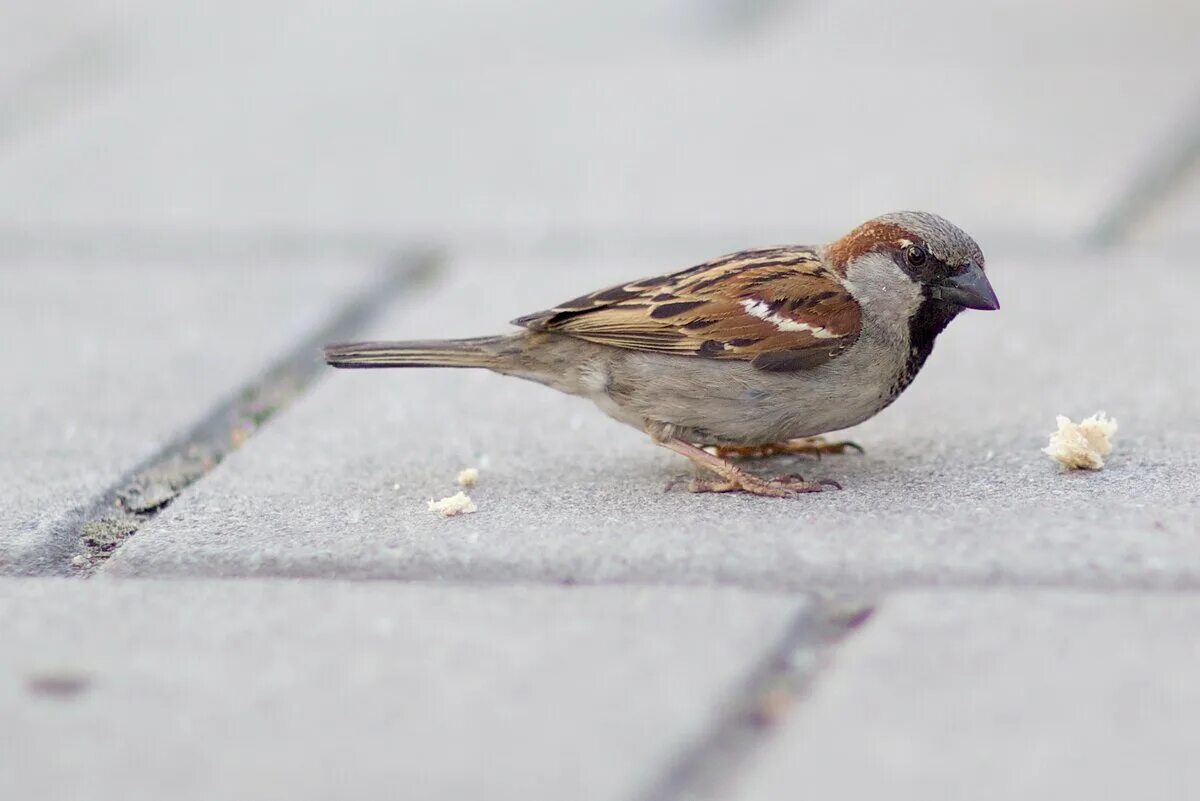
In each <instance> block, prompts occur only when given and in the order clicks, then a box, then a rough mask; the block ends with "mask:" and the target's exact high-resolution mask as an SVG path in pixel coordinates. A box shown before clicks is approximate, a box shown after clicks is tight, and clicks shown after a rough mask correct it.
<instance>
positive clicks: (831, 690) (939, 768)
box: [732, 592, 1200, 801]
mask: <svg viewBox="0 0 1200 801" xmlns="http://www.w3.org/2000/svg"><path fill="white" fill-rule="evenodd" d="M1198 624H1200V597H1198V596H1194V595H1187V596H1174V595H1151V596H1145V595H1131V594H1116V595H1107V596H1100V595H1090V594H1073V593H1062V592H1025V593H1022V594H1019V595H1017V594H1013V593H1009V592H994V593H979V592H965V593H963V592H951V593H945V592H943V593H920V594H913V595H901V596H899V597H894V598H892V599H891V600H889V601H888V602H887V603H886V604H884V606H883V608H882V609H881V610H880V611H879V612H877V613H876V617H875V618H874V619H872V620H871V621H870V622H869V623H868V624H867V625H866V626H865V627H864V628H863V629H862V630H860V632H859V633H858V635H857V637H856V638H855V639H853V640H852V641H850V642H848V643H846V644H845V645H844V646H843V647H842V648H841V649H840V650H839V651H838V653H837V654H836V656H835V657H834V661H833V664H832V666H831V670H830V671H829V672H828V673H827V674H825V675H824V677H823V678H822V679H821V680H820V681H819V682H818V684H817V686H816V688H815V689H814V691H813V693H812V695H811V696H810V697H809V698H808V699H807V700H806V701H805V703H804V704H803V706H802V707H800V708H798V709H796V710H794V714H793V716H792V717H791V719H789V720H788V722H787V723H786V724H785V725H784V727H783V728H782V730H781V731H780V732H778V736H777V737H775V738H774V740H773V741H772V742H771V743H769V744H768V745H767V746H766V747H765V748H764V749H763V752H762V753H761V754H760V756H759V757H758V758H756V759H753V760H752V761H751V764H749V765H747V766H745V775H744V777H743V779H742V781H741V782H740V785H741V786H740V791H739V792H736V793H733V794H732V796H733V797H736V798H738V799H743V800H744V801H751V799H764V800H765V799H778V798H788V797H793V796H794V794H795V792H796V790H797V788H801V787H802V788H804V793H805V795H807V796H810V797H814V798H856V799H857V798H894V799H897V801H907V799H914V801H915V800H916V799H920V800H921V801H942V800H943V799H944V800H945V801H950V800H951V799H961V798H972V799H980V801H991V799H997V800H999V799H1012V798H1023V799H1039V800H1040V799H1045V800H1046V801H1051V800H1052V799H1053V800H1054V801H1057V799H1063V798H1106V799H1114V801H1116V800H1118V799H1129V801H1133V800H1134V799H1144V798H1194V797H1196V796H1197V794H1200V766H1197V764H1196V760H1195V759H1194V758H1193V756H1192V754H1193V744H1194V743H1195V742H1196V741H1197V740H1198V739H1200V633H1198V632H1200V626H1198Z"/></svg>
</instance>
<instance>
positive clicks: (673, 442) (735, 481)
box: [655, 437, 841, 498]
mask: <svg viewBox="0 0 1200 801" xmlns="http://www.w3.org/2000/svg"><path fill="white" fill-rule="evenodd" d="M655 442H657V443H658V444H659V445H662V446H663V447H664V448H666V449H667V450H672V451H675V453H678V454H680V455H681V456H686V457H687V458H689V459H691V460H692V461H693V462H695V463H696V464H697V465H699V466H700V467H703V468H704V469H705V470H709V471H712V472H713V473H716V474H717V475H718V476H720V478H718V479H708V480H705V479H698V478H697V479H693V480H692V482H691V484H689V485H688V489H689V490H691V491H692V492H748V493H750V494H751V495H768V496H771V497H773V498H786V497H788V496H790V495H796V494H799V493H802V492H820V491H822V490H825V489H828V488H830V487H834V488H836V489H841V486H840V485H838V484H837V482H834V481H829V480H821V481H805V480H804V477H803V476H797V475H790V476H779V477H778V478H759V477H758V476H755V475H751V474H750V473H747V472H746V471H745V470H742V469H741V468H740V467H737V466H736V465H733V464H731V463H730V462H728V461H726V460H725V459H722V458H720V457H719V456H713V455H712V454H711V453H709V452H708V451H706V450H702V449H700V448H697V447H696V446H695V445H692V444H691V443H688V442H684V441H683V440H681V439H675V438H673V437H672V438H670V439H665V440H661V441H659V440H657V439H656V440H655Z"/></svg>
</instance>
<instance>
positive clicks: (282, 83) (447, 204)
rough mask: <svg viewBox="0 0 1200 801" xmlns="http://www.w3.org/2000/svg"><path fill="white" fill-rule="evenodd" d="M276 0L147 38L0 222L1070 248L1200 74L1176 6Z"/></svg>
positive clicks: (21, 177)
mask: <svg viewBox="0 0 1200 801" xmlns="http://www.w3.org/2000/svg"><path fill="white" fill-rule="evenodd" d="M291 5H292V6H295V7H294V8H292V7H289V8H288V9H287V11H286V13H285V12H284V11H281V9H280V7H279V4H278V3H277V2H254V3H242V4H239V5H238V10H237V13H236V18H237V19H238V25H236V26H227V27H229V28H231V29H235V30H231V32H230V33H231V35H232V36H233V37H234V39H235V44H229V43H228V42H227V40H226V38H225V37H224V36H216V35H213V36H211V37H209V34H210V33H212V28H213V26H214V23H213V21H212V19H210V18H209V17H219V16H220V15H219V14H217V13H215V12H214V13H213V14H211V15H210V14H205V15H204V19H198V22H197V28H196V29H197V30H199V31H200V32H201V33H200V34H195V35H194V36H193V37H191V38H189V37H188V36H187V35H186V31H188V30H191V28H190V27H189V26H183V25H175V26H174V29H176V31H177V34H178V35H176V36H172V37H156V38H160V39H163V40H164V41H167V42H170V43H172V44H171V48H167V47H166V46H160V49H164V50H165V49H174V50H176V51H179V52H180V53H181V54H183V55H179V57H178V58H177V59H176V61H175V62H174V63H171V64H167V63H162V64H160V62H158V61H155V62H154V64H155V67H154V69H153V70H147V74H145V75H143V76H141V79H140V80H138V81H136V82H133V83H132V84H131V85H130V88H129V89H128V90H127V91H123V92H121V93H119V96H115V97H113V98H112V99H111V100H110V101H107V102H104V103H101V104H97V105H96V106H95V107H93V108H90V109H89V110H88V111H87V112H86V113H81V114H77V115H73V116H72V118H71V119H69V120H64V121H63V122H62V124H60V125H57V126H55V127H54V129H53V130H51V131H47V132H46V133H45V134H44V135H42V136H39V137H38V138H37V139H36V140H30V141H25V142H22V143H21V146H20V147H14V148H12V149H10V150H9V151H8V152H7V153H6V154H5V155H4V157H3V158H2V159H0V186H3V187H5V191H4V192H3V193H0V223H3V224H4V225H7V226H9V227H11V228H16V229H34V230H60V229H62V228H68V229H72V230H74V229H78V228H84V229H104V228H106V227H112V226H116V227H125V228H142V227H150V228H159V227H169V228H175V229H185V230H194V229H203V230H208V229H212V228H217V229H221V230H230V229H240V230H247V229H254V228H264V227H267V228H273V229H282V230H312V229H317V230H324V231H330V230H332V231H341V230H354V231H362V230H367V231H379V230H382V231H388V232H396V233H409V234H421V235H435V236H454V237H458V238H461V237H464V236H479V237H485V238H486V237H489V236H491V237H501V238H515V239H522V238H535V239H536V238H538V237H542V236H545V235H546V234H548V233H553V232H563V231H565V232H567V233H571V232H584V233H586V234H589V235H600V236H621V235H631V234H639V233H645V232H658V231H679V230H683V231H694V230H697V229H699V230H712V229H721V230H731V231H735V232H740V231H756V232H758V231H761V232H763V233H764V235H766V234H768V233H769V235H770V237H771V238H781V239H788V238H792V237H793V236H795V232H796V231H797V230H798V228H799V227H805V230H810V229H811V227H812V226H818V227H819V228H820V230H821V231H822V233H828V234H832V233H833V232H834V231H835V230H836V229H837V228H838V227H839V226H841V225H842V224H843V223H844V221H845V219H847V218H848V217H850V218H854V217H866V216H871V215H873V214H876V213H879V212H882V211H886V210H891V209H893V208H905V207H929V208H934V209H939V210H942V211H944V212H945V213H947V214H949V215H951V216H954V217H956V218H959V219H962V220H963V222H964V223H969V224H971V225H972V226H974V228H975V229H976V230H980V229H982V228H990V229H991V230H993V231H1000V232H1008V233H1012V232H1020V233H1025V234H1029V235H1033V236H1042V237H1048V238H1058V239H1061V238H1070V237H1072V236H1075V235H1077V234H1080V233H1082V232H1085V231H1087V230H1088V229H1089V226H1090V225H1091V224H1092V223H1093V221H1094V220H1095V218H1096V217H1097V216H1098V215H1099V214H1100V213H1101V212H1102V211H1103V210H1104V209H1107V208H1108V207H1109V206H1110V205H1111V204H1112V202H1113V201H1114V198H1115V197H1117V196H1119V195H1120V193H1121V192H1122V191H1123V189H1124V187H1125V186H1126V185H1127V182H1128V180H1129V179H1130V177H1131V175H1132V174H1133V173H1135V172H1136V170H1137V169H1138V168H1139V167H1140V165H1141V164H1142V162H1143V159H1142V156H1143V155H1144V154H1145V152H1146V150H1147V148H1149V147H1152V146H1153V143H1155V142H1158V141H1160V140H1161V138H1162V136H1163V135H1164V133H1165V132H1167V131H1168V130H1169V129H1170V127H1171V125H1173V124H1174V121H1175V120H1174V117H1175V111H1176V109H1177V108H1178V107H1179V106H1180V105H1181V104H1182V103H1183V102H1185V100H1187V99H1189V98H1190V95H1191V93H1192V92H1193V91H1194V87H1195V85H1196V83H1197V80H1198V79H1200V67H1198V66H1197V64H1196V61H1195V59H1194V58H1192V57H1191V43H1192V42H1194V40H1195V38H1196V36H1197V34H1198V33H1200V20H1197V18H1196V14H1195V12H1194V9H1193V8H1192V6H1193V5H1194V4H1188V3H1158V4H1149V8H1150V10H1149V11H1147V10H1145V9H1146V7H1147V6H1146V4H1143V3H1135V2H1133V1H1132V0H1120V1H1117V0H1113V1H1111V2H1106V3H1104V4H1103V6H1102V7H1101V8H1100V9H1099V10H1097V9H1095V7H1094V4H1083V3H1081V2H1072V3H1069V4H1063V7H1062V8H1061V9H1060V8H1059V7H1058V5H1057V4H1055V5H1054V6H1053V7H1051V8H1049V9H1047V8H1045V4H1037V5H1036V6H1035V5H1034V4H1031V3H1022V4H1021V6H1020V7H1019V8H1018V9H1017V10H1016V11H1013V10H1010V9H1009V8H1008V6H1009V5H1011V4H1008V3H1005V2H1001V1H1000V0H995V2H991V1H989V2H987V3H983V4H978V3H977V4H969V5H965V4H961V3H952V2H949V0H938V2H924V3H921V4H918V5H917V6H915V7H913V8H911V9H910V5H911V4H906V6H905V7H904V9H903V11H899V10H898V11H896V12H895V13H893V14H889V13H886V12H884V13H881V12H880V11H879V9H878V8H877V7H876V5H875V4H873V3H866V2H854V3H834V2H813V3H794V4H789V3H768V4H759V5H760V6H761V8H762V9H763V10H762V11H761V14H760V17H761V19H759V20H758V22H757V23H756V24H753V25H750V26H746V25H744V24H741V23H739V22H738V19H739V15H738V14H736V13H733V12H729V13H723V12H721V11H720V9H722V8H725V9H736V8H738V7H739V4H722V3H704V4H699V5H696V6H693V5H690V4H684V3H681V2H668V1H667V0H663V2H657V3H652V4H644V3H635V2H621V3H616V4H602V3H596V4H585V5H584V6H583V7H578V6H573V7H572V8H573V9H575V10H574V11H573V12H572V13H565V12H563V11H562V10H561V9H559V8H558V6H560V5H561V4H550V3H547V2H545V1H544V0H537V1H536V2H534V1H530V2H523V3H520V4H517V5H516V6H513V5H512V4H499V3H495V2H484V1H483V0H477V1H476V2H472V3H456V4H443V5H442V6H439V5H437V4H416V3H404V4H392V5H381V4H378V3H343V4H339V6H338V8H337V9H336V10H331V9H329V8H328V7H327V5H326V4H311V5H299V6H297V5H296V4H291ZM714 9H716V10H714ZM1135 9H1136V10H1137V11H1136V12H1135ZM160 13H161V12H160ZM181 13H182V12H181ZM193 16H195V15H193ZM231 16H232V13H231ZM281 20H284V21H285V22H283V23H281V22H280V21H281ZM705 20H708V21H707V22H706V21H705ZM164 24H165V23H164ZM281 24H283V25H284V28H283V29H282V30H285V31H286V35H280V31H281V27H280V26H281ZM152 30H155V31H157V28H155V29H152ZM967 30H969V31H971V33H970V36H969V38H966V37H964V34H963V31H967ZM1062 30H1070V31H1072V35H1071V36H1067V37H1063V36H1059V35H1057V34H1054V33H1052V32H1057V31H1062ZM179 31H182V33H181V32H179ZM697 31H700V32H699V33H697ZM705 31H708V32H707V33H706V32H705ZM721 31H726V34H725V35H720V32H721ZM713 32H716V33H713ZM201 34H202V35H201ZM199 42H210V43H211V42H220V43H221V44H220V49H219V50H216V49H215V48H216V45H215V44H212V45H211V46H210V47H209V49H208V50H206V49H205V48H204V47H203V46H202V45H201V44H199ZM918 43H920V44H918ZM968 51H969V53H970V56H969V57H964V55H963V54H964V53H965V52H968ZM618 53H619V54H620V56H619V57H618V56H617V55H616V54H618ZM1114 108H1119V109H1120V110H1121V111H1120V113H1119V114H1118V113H1114V111H1113V109H1114ZM112 186H121V187H122V189H123V191H122V201H123V202H122V203H120V204H114V203H111V202H108V201H109V192H110V187H112Z"/></svg>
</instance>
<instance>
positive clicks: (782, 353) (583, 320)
mask: <svg viewBox="0 0 1200 801" xmlns="http://www.w3.org/2000/svg"><path fill="white" fill-rule="evenodd" d="M513 322H514V324H516V325H521V326H525V327H526V328H529V329H531V330H533V331H552V332H555V333H560V334H566V335H569V336H573V337H577V338H579V339H585V340H588V341H589V342H596V343H599V344H602V345H611V346H613V347H617V348H626V349H629V350H639V351H651V352H655V353H667V354H674V355H678V356H698V357H702V358H708V359H738V360H742V361H749V362H752V363H753V364H754V366H755V367H757V368H759V369H762V370H776V371H787V370H800V369H805V368H811V367H816V366H817V365H819V364H824V363H825V362H827V361H829V360H831V359H834V358H837V356H839V355H840V354H841V353H843V352H844V351H845V350H846V349H847V348H849V347H850V346H851V345H852V344H853V343H854V341H855V340H856V339H857V338H858V334H859V331H860V330H861V328H862V317H861V313H860V310H859V306H858V303H857V301H855V300H854V298H853V297H852V296H851V295H850V293H849V292H848V291H847V289H846V288H845V287H844V286H843V285H842V283H841V281H840V280H839V279H838V277H837V275H835V274H834V273H833V272H832V271H831V270H829V269H828V268H827V267H825V266H824V264H823V263H822V262H821V259H820V257H819V256H818V254H817V253H816V252H814V251H813V250H812V249H810V248H804V247H796V246H788V247H776V248H760V249H756V250H745V251H741V252H739V253H734V254H731V255H729V256H723V257H721V258H719V259H714V260H713V261H710V262H706V263H704V264H701V265H698V266H696V267H692V268H691V269H688V270H683V271H682V272H677V273H672V274H670V275H664V276H659V277H656V278H646V279H643V280H641V281H634V282H632V283H628V284H622V285H620V286H615V287H610V288H608V289H604V290H601V291H599V292H593V293H592V294H590V295H584V296H583V297H581V298H576V299H575V300H572V301H568V302H567V303H563V304H561V305H559V306H555V307H554V308H552V309H547V310H546V311H542V312H538V313H536V314H530V315H526V316H525V317H521V318H519V319H517V320H514V321H513Z"/></svg>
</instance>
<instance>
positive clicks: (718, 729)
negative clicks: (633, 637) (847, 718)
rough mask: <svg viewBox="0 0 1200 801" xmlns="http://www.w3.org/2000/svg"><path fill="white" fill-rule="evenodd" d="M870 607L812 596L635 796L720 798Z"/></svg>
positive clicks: (661, 800) (675, 800)
mask: <svg viewBox="0 0 1200 801" xmlns="http://www.w3.org/2000/svg"><path fill="white" fill-rule="evenodd" d="M874 612H875V606H874V605H873V604H870V603H866V602H862V601H852V600H846V599H837V598H833V599H826V600H820V599H819V598H814V606H813V607H811V608H809V609H806V610H804V611H802V612H800V613H798V614H797V615H796V616H795V618H794V619H793V620H792V622H791V624H790V625H789V626H788V629H787V631H786V632H785V633H784V635H783V637H782V638H781V639H780V641H779V643H778V644H777V645H776V646H775V647H774V648H773V649H771V651H770V652H769V653H768V654H767V655H766V657H765V658H764V659H763V660H762V661H761V662H760V663H759V664H758V665H756V666H754V667H753V668H752V669H751V670H750V672H749V673H748V674H747V677H746V680H745V681H744V682H743V683H742V686H741V687H740V688H739V689H738V691H737V692H736V693H734V695H733V696H732V697H731V698H729V699H726V701H725V702H724V704H723V708H719V709H718V710H717V715H716V722H715V723H714V725H713V726H712V727H711V729H710V730H709V731H707V732H705V733H703V734H702V735H701V736H700V737H699V738H698V739H697V740H696V741H695V742H693V743H692V744H691V745H690V746H688V747H687V748H685V749H684V750H683V752H682V753H680V755H679V756H678V757H677V758H675V759H674V760H672V761H671V762H670V763H669V764H668V765H667V767H666V769H665V770H664V771H663V773H662V774H661V775H660V776H658V777H657V778H655V779H654V781H652V782H651V783H650V784H649V785H648V786H647V788H646V789H645V791H644V792H642V793H639V794H638V795H637V796H635V798H636V801H685V799H704V800H707V799H719V798H725V797H727V795H728V791H729V789H730V786H731V784H732V783H733V782H734V781H735V780H736V778H737V774H738V771H739V769H740V768H741V766H742V765H743V764H744V763H745V762H746V760H747V759H748V758H749V756H750V754H751V752H752V751H754V750H755V749H756V748H757V747H759V746H760V745H761V744H762V743H763V741H764V740H766V738H768V737H769V736H770V735H771V733H772V731H773V730H774V729H775V727H776V726H777V725H778V724H779V723H781V722H782V721H783V719H784V718H785V717H786V716H787V715H788V714H789V713H790V712H792V711H794V708H795V707H796V706H797V705H798V704H799V703H800V702H802V701H803V700H804V699H805V698H806V697H807V696H808V695H809V694H810V693H811V692H812V690H813V687H814V685H815V683H816V681H817V678H818V676H819V674H820V673H821V672H822V670H823V669H824V668H825V667H826V666H827V665H828V664H829V662H830V660H831V658H832V655H833V652H834V651H835V650H836V649H837V647H838V645H839V644H840V643H841V642H842V641H843V640H845V639H846V638H847V637H849V636H850V635H851V634H853V633H854V631H855V630H856V629H858V628H859V627H860V626H862V625H863V624H864V623H866V622H867V621H868V620H869V619H870V617H871V616H872V615H873V614H874Z"/></svg>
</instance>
